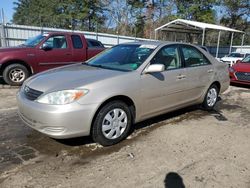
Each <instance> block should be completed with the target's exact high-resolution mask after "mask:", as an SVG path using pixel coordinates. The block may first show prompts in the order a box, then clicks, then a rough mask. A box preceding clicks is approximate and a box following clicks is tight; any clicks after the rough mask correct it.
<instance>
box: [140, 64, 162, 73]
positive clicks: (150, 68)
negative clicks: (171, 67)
mask: <svg viewBox="0 0 250 188" xmlns="http://www.w3.org/2000/svg"><path fill="white" fill-rule="evenodd" d="M164 70H165V65H162V64H153V65H149V66H148V67H147V68H146V69H145V70H144V73H146V74H147V73H153V72H162V71H164Z"/></svg>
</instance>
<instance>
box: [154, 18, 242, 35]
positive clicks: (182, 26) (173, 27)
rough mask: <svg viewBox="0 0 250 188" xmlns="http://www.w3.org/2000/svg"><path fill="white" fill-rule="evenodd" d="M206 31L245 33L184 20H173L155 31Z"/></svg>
mask: <svg viewBox="0 0 250 188" xmlns="http://www.w3.org/2000/svg"><path fill="white" fill-rule="evenodd" d="M206 29H211V30H219V31H229V32H236V33H244V32H243V31H239V30H236V29H231V28H228V27H224V26H221V25H215V24H209V23H203V22H197V21H191V20H183V19H176V20H173V21H171V22H169V23H167V24H165V25H162V26H160V27H158V28H156V29H155V31H158V30H163V31H175V32H189V33H196V32H200V30H206Z"/></svg>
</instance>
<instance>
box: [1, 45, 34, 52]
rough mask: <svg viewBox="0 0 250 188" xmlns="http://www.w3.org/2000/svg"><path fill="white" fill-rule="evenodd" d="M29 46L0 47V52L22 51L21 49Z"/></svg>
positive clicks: (26, 48)
mask: <svg viewBox="0 0 250 188" xmlns="http://www.w3.org/2000/svg"><path fill="white" fill-rule="evenodd" d="M29 49H31V48H28V47H25V46H16V47H4V48H0V53H2V52H14V51H23V50H29Z"/></svg>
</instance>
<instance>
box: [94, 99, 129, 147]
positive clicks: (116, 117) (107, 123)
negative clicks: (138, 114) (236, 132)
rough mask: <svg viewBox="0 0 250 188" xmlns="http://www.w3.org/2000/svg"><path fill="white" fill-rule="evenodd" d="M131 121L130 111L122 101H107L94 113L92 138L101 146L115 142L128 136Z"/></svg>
mask: <svg viewBox="0 0 250 188" xmlns="http://www.w3.org/2000/svg"><path fill="white" fill-rule="evenodd" d="M131 122H132V121H131V112H130V110H129V107H128V106H127V105H126V104H125V103H124V102H122V101H112V102H110V103H107V104H106V105H104V106H103V107H102V108H101V110H100V111H99V112H98V114H97V115H96V118H95V120H94V123H93V127H92V138H93V140H94V141H95V142H97V143H99V144H101V145H103V146H110V145H113V144H116V143H118V142H120V141H121V140H123V139H124V138H126V137H127V136H128V134H129V130H130V127H131Z"/></svg>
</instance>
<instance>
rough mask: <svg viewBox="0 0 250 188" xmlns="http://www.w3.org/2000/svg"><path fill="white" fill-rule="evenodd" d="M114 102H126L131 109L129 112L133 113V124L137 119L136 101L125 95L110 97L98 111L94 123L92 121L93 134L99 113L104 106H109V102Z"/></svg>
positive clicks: (93, 119)
mask: <svg viewBox="0 0 250 188" xmlns="http://www.w3.org/2000/svg"><path fill="white" fill-rule="evenodd" d="M112 101H122V102H124V103H125V104H127V105H128V107H129V110H130V112H131V116H132V117H131V118H132V122H133V123H134V122H135V118H136V107H135V103H134V101H133V100H132V99H131V98H130V97H128V96H125V95H117V96H113V97H110V98H108V99H106V100H105V101H104V102H103V103H102V104H101V105H100V106H99V107H98V108H97V110H96V112H95V114H94V116H93V118H92V121H91V132H92V127H93V123H94V121H95V118H96V116H97V114H98V113H99V111H100V110H101V109H102V107H103V106H105V105H106V104H108V103H109V102H112Z"/></svg>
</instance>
